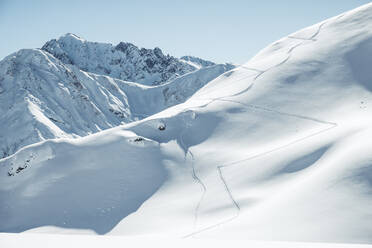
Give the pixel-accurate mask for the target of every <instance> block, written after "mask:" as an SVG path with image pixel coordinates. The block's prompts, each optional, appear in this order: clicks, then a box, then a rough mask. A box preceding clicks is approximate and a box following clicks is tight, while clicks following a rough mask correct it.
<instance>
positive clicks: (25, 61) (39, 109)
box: [0, 35, 234, 158]
mask: <svg viewBox="0 0 372 248" xmlns="http://www.w3.org/2000/svg"><path fill="white" fill-rule="evenodd" d="M74 37H75V36H73V35H66V36H64V37H62V38H60V39H59V40H62V41H64V40H66V39H67V40H69V41H70V42H71V43H72V41H71V40H77V38H74ZM68 38H69V39H68ZM76 42H77V41H76ZM47 44H51V42H49V43H47ZM62 44H64V43H62ZM84 44H91V46H93V45H94V47H95V48H97V49H98V48H101V49H103V48H105V47H107V46H111V45H109V44H100V43H93V42H90V43H89V42H86V41H84ZM92 44H93V45H92ZM46 46H47V45H46ZM91 46H89V45H85V46H83V47H84V48H86V49H88V48H89V49H88V50H89V51H90V50H94V49H93V48H91ZM132 46H133V45H132ZM47 47H48V46H47ZM133 47H134V46H133ZM98 50H99V49H98ZM137 50H138V49H137ZM69 51H70V52H71V54H73V55H74V59H75V60H77V59H80V60H79V61H87V58H86V57H85V56H86V55H85V54H80V53H79V51H80V48H78V47H75V53H73V52H72V51H73V50H72V48H71V50H69ZM84 51H85V50H84ZM146 51H147V50H146ZM148 51H150V50H148ZM151 51H152V50H151ZM94 56H95V55H94V54H93V55H90V57H88V59H91V60H93V58H95V59H96V60H93V61H92V63H93V62H94V61H95V62H96V63H99V62H100V60H99V59H100V57H99V56H98V55H97V54H96V56H97V57H94ZM105 56H106V58H107V59H109V58H111V59H114V58H115V56H114V55H112V54H111V55H110V54H108V55H105ZM110 56H111V57H110ZM58 58H59V57H58V56H57V58H56V57H54V56H53V55H51V54H50V53H48V52H46V51H44V50H40V49H24V50H20V51H19V52H17V53H14V54H12V55H9V56H8V57H6V58H5V59H4V60H2V61H0V115H1V116H2V123H1V129H0V158H2V157H6V156H9V155H11V154H13V153H14V152H16V151H17V150H18V149H19V148H21V147H23V146H25V145H29V144H33V143H36V142H39V141H42V140H45V139H51V138H61V137H70V138H72V137H79V136H85V135H88V134H91V133H95V132H98V131H101V130H104V129H107V128H111V127H114V126H117V125H119V124H122V123H128V122H131V121H134V120H138V119H142V118H144V117H146V116H148V115H151V114H154V113H157V112H159V111H161V110H163V109H165V108H167V107H169V106H172V105H175V104H178V103H181V102H184V101H185V100H187V99H188V98H189V97H190V96H191V95H192V94H194V93H195V92H196V91H197V90H198V89H200V88H201V87H202V86H204V85H205V84H206V83H207V82H209V81H211V80H212V79H214V78H216V77H217V76H219V75H220V74H222V73H224V72H225V71H228V70H230V69H232V68H234V67H233V66H232V65H229V64H208V66H199V67H198V68H197V69H195V68H194V71H192V72H189V73H186V74H184V75H182V76H179V77H177V75H176V73H173V74H172V78H174V79H173V80H171V81H170V82H168V83H164V84H162V85H159V86H151V87H150V86H144V85H141V84H138V83H132V82H127V81H122V80H120V79H115V78H112V77H109V76H105V75H100V74H94V73H90V72H86V71H83V70H81V69H79V68H78V67H77V66H75V65H70V64H66V63H63V61H64V60H63V59H62V60H60V59H61V58H60V59H58ZM136 58H137V60H140V59H142V60H143V59H144V58H146V57H144V56H142V57H141V56H138V57H136ZM169 58H170V57H169ZM171 60H172V61H173V60H174V61H179V60H177V59H175V58H173V57H172V59H171ZM101 63H102V64H104V63H105V61H101ZM127 63H129V62H127ZM180 63H181V62H180ZM123 64H125V62H123ZM129 64H130V63H129ZM158 67H159V68H161V66H160V65H159V66H158ZM142 70H144V68H142ZM116 71H118V72H119V71H120V70H119V69H118V68H117V69H116ZM138 72H140V70H139V69H138ZM169 75H170V74H169ZM134 79H135V78H134Z"/></svg>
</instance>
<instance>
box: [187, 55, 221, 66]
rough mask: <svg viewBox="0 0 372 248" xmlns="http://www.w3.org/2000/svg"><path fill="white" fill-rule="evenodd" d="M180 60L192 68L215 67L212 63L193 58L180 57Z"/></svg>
mask: <svg viewBox="0 0 372 248" xmlns="http://www.w3.org/2000/svg"><path fill="white" fill-rule="evenodd" d="M181 60H182V61H186V62H187V63H189V64H191V65H192V66H196V67H198V68H201V67H207V66H212V65H215V63H214V62H212V61H208V60H204V59H201V58H198V57H195V56H182V57H181Z"/></svg>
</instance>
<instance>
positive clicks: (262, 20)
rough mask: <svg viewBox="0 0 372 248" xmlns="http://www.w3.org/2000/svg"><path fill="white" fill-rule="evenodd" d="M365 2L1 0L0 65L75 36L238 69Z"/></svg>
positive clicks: (355, 0) (362, 0) (354, 0)
mask: <svg viewBox="0 0 372 248" xmlns="http://www.w3.org/2000/svg"><path fill="white" fill-rule="evenodd" d="M368 2H370V1H364V0H353V1H347V0H342V1H337V4H335V3H334V2H333V3H325V2H323V1H319V0H316V1H312V2H308V3H304V2H291V1H288V0H287V1H280V2H277V1H261V2H252V1H242V0H234V1H229V2H214V1H209V0H208V1H203V2H198V1H195V0H191V1H187V2H183V1H169V0H163V1H157V2H156V3H155V2H147V1H136V2H133V1H105V2H101V1H96V0H94V1H89V2H87V1H71V0H68V1H63V2H56V1H53V2H49V1H44V0H36V1H22V0H15V1H9V0H2V1H0V35H1V37H4V39H6V42H4V45H3V46H1V47H0V59H3V58H4V57H5V56H7V55H9V54H11V53H13V52H16V51H17V50H19V49H22V48H40V47H41V46H42V45H43V44H44V43H45V42H47V41H48V40H50V39H55V38H58V37H60V36H61V35H64V34H65V33H74V34H76V35H78V36H80V37H82V38H84V39H86V40H89V41H97V42H107V43H113V44H117V43H119V42H120V41H126V42H131V43H133V44H135V45H137V46H139V47H145V48H154V47H159V48H161V49H162V50H163V52H164V53H168V54H170V55H173V56H176V57H181V56H184V55H192V56H197V57H201V58H203V59H207V60H212V61H215V62H234V63H244V62H246V61H248V60H249V59H250V58H251V57H252V56H254V55H255V54H256V53H257V52H258V51H259V50H261V49H262V48H264V47H265V46H266V45H268V44H270V43H271V42H274V41H275V40H277V39H280V38H281V37H283V36H285V35H288V34H290V33H291V32H295V31H297V30H299V29H301V28H304V27H306V26H309V25H312V24H315V23H317V22H320V21H322V20H324V19H327V18H329V17H332V16H335V15H338V14H340V13H342V12H345V11H348V10H351V9H353V8H356V7H358V6H360V5H363V4H365V3H368Z"/></svg>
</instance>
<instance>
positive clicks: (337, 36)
mask: <svg viewBox="0 0 372 248" xmlns="http://www.w3.org/2000/svg"><path fill="white" fill-rule="evenodd" d="M371 40H372V4H368V5H365V6H362V7H360V8H358V9H356V10H353V11H350V12H347V13H345V14H342V15H340V16H337V17H334V18H331V19H329V20H326V21H324V22H321V23H318V24H316V25H314V26H311V27H308V28H306V29H303V30H300V31H298V32H296V33H293V34H291V35H289V36H288V37H284V38H283V39H281V40H279V41H277V42H274V43H273V44H271V45H269V46H268V47H266V48H265V49H263V50H262V51H261V52H260V53H259V54H257V55H256V56H255V57H254V58H252V59H251V60H250V61H248V62H247V63H246V64H244V65H243V66H241V67H239V68H236V69H233V70H231V71H228V72H225V73H224V74H222V75H220V76H219V77H217V78H216V79H214V80H213V81H211V82H210V83H208V84H207V85H205V86H204V87H202V88H201V89H200V90H198V91H197V93H196V94H194V95H193V96H192V97H191V98H190V99H188V100H187V101H186V102H184V103H182V104H179V105H175V106H172V107H170V108H167V109H165V110H164V111H162V112H160V113H157V114H154V115H151V116H149V117H147V118H145V119H143V120H140V121H136V122H132V123H129V124H126V125H123V126H119V127H115V128H112V129H109V130H105V131H103V132H100V133H97V134H93V135H90V136H87V137H84V138H79V139H75V140H69V139H64V140H58V141H46V142H41V143H37V144H34V145H31V146H27V147H25V148H23V149H21V150H20V151H19V152H17V153H15V154H14V155H12V156H10V157H8V158H6V159H2V160H0V164H1V166H0V176H1V180H0V199H1V200H2V202H5V203H6V204H4V205H2V206H1V208H0V219H2V220H3V221H2V222H0V231H3V232H4V231H5V232H21V231H28V232H55V233H58V232H62V233H79V232H87V233H91V232H92V231H94V232H96V233H100V234H102V233H108V234H111V235H126V236H136V235H160V236H172V237H193V238H225V239H228V238H234V239H252V240H281V241H301V242H309V241H311V242H340V243H372V225H371V223H372V217H371V216H372V208H371V207H370V206H371V204H372V197H371V192H372V179H371V178H372V167H371V164H372V151H371V149H370V147H372V140H371V139H370V137H371V135H372V129H371V124H372V113H371V108H372V105H371V104H372V94H371V90H372V84H371V79H372V73H371V71H370V70H369V66H370V65H371V64H372V54H371V52H372V42H371ZM97 182H98V183H97ZM51 197H52V198H51ZM50 199H52V200H50ZM55 202H56V203H55ZM138 207H139V208H138ZM115 209H120V211H116V210H115ZM136 210H137V211H136Z"/></svg>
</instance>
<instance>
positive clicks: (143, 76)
mask: <svg viewBox="0 0 372 248" xmlns="http://www.w3.org/2000/svg"><path fill="white" fill-rule="evenodd" d="M41 49H42V50H44V51H47V52H49V53H50V54H52V55H53V56H54V57H56V58H58V59H59V60H61V61H62V62H63V63H65V64H72V65H75V66H77V67H78V68H79V69H81V70H83V71H86V72H93V73H96V74H101V75H107V76H110V77H113V78H118V79H122V80H125V81H131V82H138V83H141V84H144V85H159V84H163V83H165V82H168V81H170V80H173V79H175V78H177V77H178V76H181V75H184V74H186V73H189V72H192V71H195V70H197V69H200V68H201V67H206V66H212V65H215V63H213V62H210V61H205V60H202V59H199V58H195V57H191V56H188V57H186V58H184V59H178V58H175V57H172V56H169V55H164V54H163V52H162V51H161V50H160V48H158V47H156V48H154V49H146V48H141V49H140V48H138V47H137V46H135V45H133V44H131V43H126V42H120V43H119V44H118V45H116V46H113V45H112V44H104V43H98V42H89V41H86V40H84V39H82V38H80V37H78V36H76V35H74V34H71V33H69V34H66V35H64V36H62V37H60V38H59V39H58V40H55V39H53V40H51V41H48V42H47V43H46V44H45V45H44V46H43V47H42V48H41ZM194 61H195V62H196V63H189V62H194Z"/></svg>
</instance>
